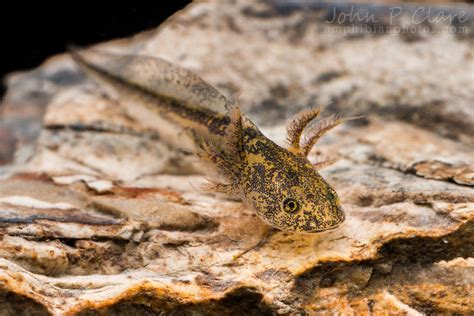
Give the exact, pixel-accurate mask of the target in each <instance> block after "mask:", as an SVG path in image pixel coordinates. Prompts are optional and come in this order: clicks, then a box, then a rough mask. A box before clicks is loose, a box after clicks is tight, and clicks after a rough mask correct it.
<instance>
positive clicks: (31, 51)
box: [0, 0, 191, 96]
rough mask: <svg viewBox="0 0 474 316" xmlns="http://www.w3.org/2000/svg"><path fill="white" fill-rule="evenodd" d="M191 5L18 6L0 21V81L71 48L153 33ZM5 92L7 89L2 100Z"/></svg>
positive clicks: (176, 2)
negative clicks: (8, 75) (74, 45)
mask: <svg viewBox="0 0 474 316" xmlns="http://www.w3.org/2000/svg"><path fill="white" fill-rule="evenodd" d="M190 2H191V1H182V0H173V1H166V2H165V1H150V2H149V3H150V5H148V6H135V5H132V4H129V5H119V4H114V5H109V6H108V7H105V6H104V7H97V6H94V5H98V4H99V2H98V1H97V2H96V3H94V2H85V1H81V2H75V1H71V2H69V1H68V2H66V3H63V4H55V5H54V6H52V5H51V6H49V7H48V6H45V5H44V4H43V3H41V2H40V3H39V4H28V3H25V2H23V1H21V3H18V4H15V3H13V4H12V5H11V6H10V2H9V3H8V4H9V6H8V7H7V6H3V8H2V11H1V16H0V35H1V37H0V41H1V45H0V54H1V62H0V78H2V80H3V77H4V75H5V74H7V73H9V72H12V71H15V70H23V69H30V68H33V67H36V66H38V65H39V64H40V63H41V62H42V61H44V60H45V59H46V58H47V57H49V56H51V55H54V54H57V53H61V52H64V50H65V49H66V46H67V45H68V44H71V43H73V44H77V45H87V44H93V43H97V42H102V41H105V40H109V39H115V38H120V37H126V36H129V35H132V34H135V33H138V32H140V31H144V30H147V29H152V28H155V27H156V26H158V25H159V24H160V23H162V22H163V21H164V20H166V19H167V18H168V17H169V16H171V15H172V14H173V13H175V12H176V11H178V10H180V9H182V8H184V7H185V6H186V5H187V4H189V3H190ZM3 93H4V87H3V84H2V85H1V88H0V96H1V95H3Z"/></svg>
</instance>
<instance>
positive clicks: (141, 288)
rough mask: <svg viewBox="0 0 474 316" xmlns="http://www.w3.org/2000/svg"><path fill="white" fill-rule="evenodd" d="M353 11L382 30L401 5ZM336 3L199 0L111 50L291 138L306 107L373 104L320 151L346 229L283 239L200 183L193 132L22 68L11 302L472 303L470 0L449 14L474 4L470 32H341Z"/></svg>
mask: <svg viewBox="0 0 474 316" xmlns="http://www.w3.org/2000/svg"><path fill="white" fill-rule="evenodd" d="M406 8H407V9H406V12H405V13H404V14H408V15H409V14H410V12H413V7H410V6H408V7H406ZM410 8H411V9H410ZM336 9H337V10H342V12H345V11H344V10H350V6H349V5H344V4H337V5H336ZM354 9H355V10H361V11H360V12H364V11H363V10H365V9H367V10H368V11H369V12H374V14H377V17H378V18H379V22H378V24H377V23H376V24H377V25H379V26H384V25H385V26H387V19H386V12H387V11H386V10H387V7H384V6H373V5H369V6H365V5H363V4H354ZM332 10H333V7H331V5H329V4H327V3H326V4H325V3H317V2H295V1H291V2H287V1H259V2H253V1H234V2H220V1H206V2H204V1H203V2H197V3H194V4H192V5H190V6H188V7H187V8H186V9H184V10H183V11H181V12H179V13H177V14H176V15H175V16H174V17H172V18H171V19H170V20H169V21H167V22H166V23H165V24H164V25H163V26H161V27H160V28H159V29H157V30H152V31H149V32H147V33H144V34H142V35H140V36H137V37H134V38H131V39H124V40H120V41H115V42H111V43H105V44H102V45H100V46H101V48H102V49H107V50H110V51H115V52H122V53H138V54H148V55H154V56H160V57H162V58H165V59H167V60H170V61H172V62H175V63H177V64H179V65H181V66H184V67H187V68H189V69H190V70H192V71H194V72H195V73H197V74H198V75H199V76H201V77H203V78H204V79H205V80H207V81H209V82H210V83H211V84H213V85H215V86H216V87H218V88H219V89H220V90H221V91H222V92H223V93H224V94H226V95H227V96H228V97H230V98H233V96H234V95H235V94H236V93H239V92H240V96H238V97H237V100H238V102H239V104H241V106H242V108H243V111H245V112H246V113H248V114H249V116H250V117H251V118H252V119H254V120H255V121H256V122H258V124H259V126H262V130H263V131H264V132H265V133H266V134H267V135H268V136H269V137H271V138H272V139H274V140H275V141H277V142H278V143H280V144H283V143H284V136H285V128H284V124H285V119H287V118H288V117H289V116H290V115H291V114H292V113H295V112H297V111H298V110H299V109H301V108H305V107H308V106H312V105H314V104H319V105H326V104H328V107H327V112H328V113H332V112H343V113H344V114H346V115H351V114H354V115H359V114H362V115H364V117H363V119H360V120H356V121H352V122H350V123H348V124H345V125H344V126H341V127H338V128H337V129H335V130H334V131H332V132H331V133H329V134H328V135H327V136H325V137H324V138H323V139H322V141H321V143H320V144H319V145H318V146H317V148H316V149H315V150H314V151H313V152H312V153H311V159H315V160H316V159H318V157H319V156H329V157H332V158H337V159H339V161H338V162H337V163H335V164H334V165H332V166H330V167H328V168H326V169H324V170H323V171H322V174H323V176H324V177H325V178H326V179H327V180H328V181H329V182H330V183H331V184H332V185H333V186H334V187H335V189H336V190H337V192H338V193H339V195H340V197H341V200H342V203H343V207H344V209H345V211H346V215H347V220H346V222H345V223H344V225H342V226H341V227H340V228H339V229H337V230H335V231H331V232H327V233H322V234H313V235H299V234H291V233H285V232H279V231H274V230H271V229H269V227H268V226H266V225H264V224H263V223H262V222H261V221H260V220H259V219H258V218H257V217H256V216H255V215H254V214H253V213H252V212H251V211H249V210H247V209H245V207H244V206H243V205H242V204H241V203H240V202H239V201H233V200H225V199H222V198H220V197H218V196H214V195H212V194H211V195H210V194H204V193H202V192H200V191H199V190H198V189H197V188H198V187H199V185H200V184H202V183H203V181H204V177H203V176H202V175H201V174H202V170H201V167H200V165H199V163H198V162H196V161H195V159H194V158H193V156H192V155H190V154H189V153H187V152H185V151H183V150H180V149H179V148H180V146H179V145H180V144H177V143H176V142H178V141H179V140H178V138H176V137H175V136H173V135H174V134H179V133H180V131H177V130H176V129H170V130H169V133H165V134H163V132H162V128H161V129H160V130H159V129H158V128H157V124H161V122H162V121H160V120H159V118H157V117H155V116H153V115H150V114H149V113H146V112H143V111H141V110H140V109H139V107H137V106H134V105H133V104H125V103H123V102H121V100H120V99H118V98H117V97H116V96H115V95H113V94H111V93H110V92H108V91H105V90H103V89H101V88H100V87H98V86H97V85H95V84H94V83H92V82H90V81H89V80H87V79H86V78H84V76H83V75H82V74H81V73H80V72H79V71H78V69H77V68H76V67H75V66H74V65H73V63H72V61H71V60H70V58H69V57H68V56H66V55H61V56H56V57H53V58H51V59H50V60H48V61H47V62H45V63H44V64H43V65H42V66H40V67H39V68H38V69H36V70H33V71H30V72H25V73H21V74H15V75H12V76H10V77H9V78H8V80H7V84H8V92H7V95H6V97H5V100H4V102H3V104H2V109H3V110H2V117H1V122H0V123H1V124H0V139H2V145H1V146H0V161H2V162H5V163H7V162H11V163H10V164H8V165H5V166H4V167H3V169H2V170H1V173H0V174H1V175H2V179H1V180H0V234H1V239H0V256H1V257H2V258H1V259H0V287H1V289H2V291H1V296H0V300H1V301H2V303H1V304H2V308H3V310H4V311H5V313H6V314H11V315H13V314H15V315H17V314H21V313H23V314H31V313H32V312H33V311H34V312H38V313H53V314H75V313H77V314H95V313H105V314H126V313H128V314H147V313H156V314H158V313H160V312H163V313H169V314H215V315H222V314H232V313H234V314H235V313H241V314H255V315H261V314H274V313H282V314H298V313H299V314H302V313H308V314H327V313H329V314H369V313H373V314H387V313H392V314H410V315H416V314H440V313H446V314H470V313H473V306H474V302H473V299H472V295H470V293H472V291H473V284H474V280H473V275H474V273H473V270H474V266H473V260H474V259H472V258H473V257H474V234H473V232H474V225H473V222H474V188H473V186H474V169H473V166H474V150H473V147H472V145H473V144H474V142H473V139H474V137H473V136H474V130H473V126H474V125H473V124H472V123H473V122H474V111H473V107H472V104H473V101H474V84H473V78H472V73H473V71H474V68H473V67H474V66H473V64H474V62H473V58H474V55H473V54H472V48H473V47H472V46H473V45H472V15H473V13H472V9H471V7H469V6H465V5H459V6H454V5H453V7H451V9H450V10H452V12H460V11H462V10H465V11H466V12H467V14H468V16H469V17H470V19H469V21H468V23H464V24H463V25H467V26H469V27H471V28H470V29H469V31H468V32H467V33H458V34H453V33H452V32H451V33H450V32H444V33H443V32H441V33H432V34H425V33H423V32H421V31H419V30H418V29H417V31H416V32H412V33H410V34H388V33H387V32H382V34H376V35H373V34H372V35H371V34H362V33H357V32H356V33H351V34H350V35H347V36H344V35H343V34H341V33H340V32H338V29H337V27H340V26H347V25H346V24H343V25H341V24H329V23H327V22H325V19H328V17H331V14H333V13H332V12H333V11H332ZM384 10H385V11H384ZM410 10H411V11H410ZM337 12H339V11H337ZM384 12H385V13H384ZM384 17H385V18H384ZM395 23H401V22H400V21H398V22H395ZM444 23H445V24H443V25H441V24H440V25H437V24H432V25H430V26H431V27H441V26H446V25H447V24H446V23H448V22H444ZM453 23H455V22H453ZM456 23H457V22H456ZM469 23H470V24H469ZM428 24H429V23H428ZM408 26H409V25H408ZM408 26H407V25H405V26H404V27H408ZM459 26H460V25H457V27H459ZM461 26H462V25H461ZM160 126H161V125H160ZM161 127H162V126H161ZM4 139H5V140H6V141H5V142H4V141H3V140H4ZM18 140H21V141H20V142H18ZM13 148H15V150H16V151H15V154H14V155H13V153H12V152H11V151H12V150H13ZM12 159H13V161H11V160H12ZM262 238H266V239H265V241H264V242H261V241H262ZM19 306H22V308H20V307H19Z"/></svg>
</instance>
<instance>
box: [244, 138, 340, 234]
mask: <svg viewBox="0 0 474 316" xmlns="http://www.w3.org/2000/svg"><path fill="white" fill-rule="evenodd" d="M244 151H245V155H246V168H245V171H244V173H245V174H244V175H243V177H241V178H242V179H244V180H243V194H244V201H245V203H246V204H247V205H248V206H249V207H251V208H252V209H253V210H254V211H255V212H256V213H257V214H258V215H259V216H260V217H261V218H262V219H263V220H264V221H266V222H267V223H269V224H270V225H272V226H274V227H277V228H279V229H281V230H283V231H292V232H299V233H315V232H321V231H326V230H330V229H333V228H336V227H337V226H339V225H340V224H341V223H342V222H343V221H344V219H345V216H344V212H343V210H342V207H341V204H340V201H339V198H338V196H337V193H336V191H335V190H334V189H333V188H332V187H331V186H330V185H329V184H328V183H327V182H326V181H325V180H324V179H323V178H322V177H321V176H320V175H319V173H318V172H317V171H316V170H315V169H314V167H313V166H312V164H311V163H310V162H309V161H308V160H307V159H306V158H305V157H303V156H300V155H297V154H293V153H292V152H290V151H288V150H287V149H285V148H282V147H280V146H278V145H276V144H274V143H273V142H272V141H271V140H269V139H268V138H266V137H264V136H263V135H261V134H260V133H258V132H256V133H252V131H251V130H248V133H246V135H245V137H244Z"/></svg>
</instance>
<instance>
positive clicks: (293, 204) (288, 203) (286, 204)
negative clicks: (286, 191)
mask: <svg viewBox="0 0 474 316" xmlns="http://www.w3.org/2000/svg"><path fill="white" fill-rule="evenodd" d="M299 208H300V205H299V203H298V201H296V200H295V199H292V198H286V199H285V200H284V201H283V210H285V212H288V213H294V212H296V211H298V210H299Z"/></svg>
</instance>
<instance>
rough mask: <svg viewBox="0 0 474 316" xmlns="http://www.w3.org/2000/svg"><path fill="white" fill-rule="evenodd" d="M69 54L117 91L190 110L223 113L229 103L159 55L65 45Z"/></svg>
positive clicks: (202, 81) (193, 75) (158, 104)
mask: <svg viewBox="0 0 474 316" xmlns="http://www.w3.org/2000/svg"><path fill="white" fill-rule="evenodd" d="M69 53H70V54H71V57H72V58H73V59H74V61H75V62H76V64H77V65H79V66H80V68H81V69H82V70H83V71H84V72H85V73H87V74H88V75H90V76H91V77H93V78H95V79H98V80H99V81H101V82H105V83H107V84H108V85H110V86H112V88H114V90H117V91H118V92H119V93H122V94H123V93H133V94H135V95H143V97H144V98H147V102H148V103H150V99H153V98H155V99H156V100H157V102H156V103H157V107H159V106H160V105H162V104H163V101H169V100H172V101H174V103H175V104H179V105H182V106H183V107H187V108H188V109H192V110H198V111H199V110H205V111H210V112H217V113H226V112H227V110H228V108H230V106H231V104H232V102H231V101H229V100H228V99H227V98H226V97H224V96H223V95H222V94H221V93H220V92H219V91H218V90H217V89H215V88H214V87H212V86H211V85H210V84H208V83H206V82H205V81H204V80H202V79H201V78H199V77H198V76H196V75H195V74H193V73H192V72H190V71H188V70H186V69H184V68H181V67H178V66H176V65H173V64H171V63H169V62H167V61H165V60H163V59H161V58H156V57H150V56H143V55H116V54H111V53H108V52H104V51H102V50H97V49H80V48H77V47H75V46H72V45H71V46H69Z"/></svg>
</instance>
